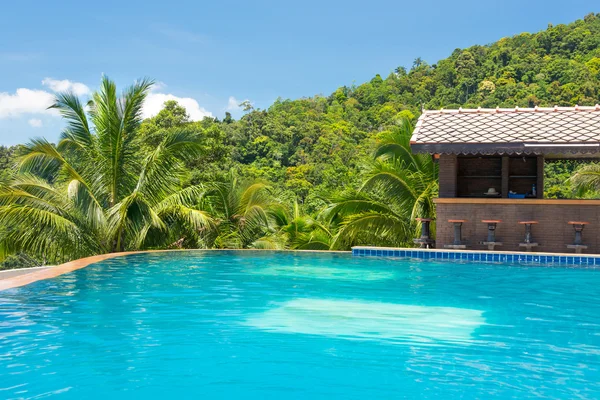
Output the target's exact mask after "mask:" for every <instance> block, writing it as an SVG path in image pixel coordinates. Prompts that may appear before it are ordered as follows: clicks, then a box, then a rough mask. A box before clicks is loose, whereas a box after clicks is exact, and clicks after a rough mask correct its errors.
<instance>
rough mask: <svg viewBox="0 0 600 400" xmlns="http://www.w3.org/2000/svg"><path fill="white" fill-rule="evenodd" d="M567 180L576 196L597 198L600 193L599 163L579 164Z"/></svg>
mask: <svg viewBox="0 0 600 400" xmlns="http://www.w3.org/2000/svg"><path fill="white" fill-rule="evenodd" d="M569 181H570V183H571V184H572V185H573V188H574V189H575V192H576V194H577V196H578V197H587V198H597V197H598V196H599V194H600V164H596V163H594V164H587V165H583V166H581V167H580V168H579V169H577V171H575V174H574V175H573V176H572V177H571V178H569Z"/></svg>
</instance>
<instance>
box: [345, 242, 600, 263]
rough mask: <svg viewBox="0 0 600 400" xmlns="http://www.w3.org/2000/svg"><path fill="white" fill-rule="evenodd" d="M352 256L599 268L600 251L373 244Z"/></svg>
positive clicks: (363, 247) (353, 253) (353, 248)
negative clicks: (574, 251)
mask: <svg viewBox="0 0 600 400" xmlns="http://www.w3.org/2000/svg"><path fill="white" fill-rule="evenodd" d="M352 256H353V257H394V258H418V259H423V260H445V261H469V262H501V263H518V264H528V265H531V264H537V265H542V266H546V265H548V266H549V265H556V266H579V267H594V268H596V267H600V254H577V253H541V252H540V253H536V252H529V253H528V252H518V251H486V250H450V249H421V248H402V247H398V248H393V247H374V246H354V247H352Z"/></svg>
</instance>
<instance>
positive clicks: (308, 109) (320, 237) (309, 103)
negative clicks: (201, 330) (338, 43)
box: [0, 14, 600, 261]
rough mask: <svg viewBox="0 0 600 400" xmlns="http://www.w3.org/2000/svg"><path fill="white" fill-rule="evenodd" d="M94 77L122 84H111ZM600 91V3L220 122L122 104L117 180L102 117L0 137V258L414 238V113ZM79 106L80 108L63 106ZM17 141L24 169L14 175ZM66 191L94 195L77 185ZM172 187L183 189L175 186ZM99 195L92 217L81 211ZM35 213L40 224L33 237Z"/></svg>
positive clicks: (562, 173) (424, 165) (428, 186)
mask: <svg viewBox="0 0 600 400" xmlns="http://www.w3.org/2000/svg"><path fill="white" fill-rule="evenodd" d="M103 85H104V86H103V90H104V89H106V90H108V89H107V88H110V89H111V90H112V91H114V90H115V89H114V84H113V83H112V82H110V81H103ZM131 90H132V89H131V88H130V89H129V92H128V91H126V92H124V96H125V97H127V96H129V95H130V91H131ZM145 90H146V89H144V90H141V91H140V92H139V95H140V96H142V97H140V99H141V98H143V96H144V95H145V94H144V93H145ZM128 93H129V94H128ZM104 95H106V96H108V97H107V98H106V99H105V102H106V104H112V103H114V102H116V101H117V99H116V95H115V93H112V94H110V95H108V94H106V93H104V94H103V93H97V94H95V95H94V96H96V97H95V98H96V100H98V99H101V98H103V97H102V96H104ZM140 99H136V102H138V103H139V100H140ZM68 100H69V102H70V103H69V104H62V103H61V107H63V109H61V110H62V112H63V116H65V118H67V120H68V121H77V120H79V118H80V115H82V114H84V113H85V111H84V110H83V108H81V107H79V106H81V104H83V103H77V101H78V100H76V99H75V98H68ZM599 102H600V14H589V15H587V16H586V17H585V18H584V19H582V20H578V21H576V22H574V23H572V24H569V25H557V26H549V27H548V29H547V30H544V31H542V32H539V33H535V34H529V33H523V34H519V35H516V36H514V37H510V38H502V39H500V40H499V41H497V42H496V43H493V44H489V45H477V46H473V47H470V48H468V49H456V50H455V51H454V52H453V53H452V54H451V55H450V57H448V58H446V59H443V60H440V61H438V62H436V63H428V62H426V61H424V60H422V59H420V58H417V59H415V61H414V63H413V65H412V66H411V67H410V69H407V68H404V67H398V68H395V69H394V70H393V71H392V72H390V73H389V74H388V75H387V76H385V77H382V76H380V75H376V76H375V77H374V78H373V79H371V80H370V81H369V82H366V83H363V84H361V85H358V86H344V87H340V88H339V89H337V90H336V91H335V92H334V93H332V94H331V95H329V96H322V95H318V96H315V97H312V98H303V99H297V100H284V99H279V100H277V101H276V102H275V103H274V104H272V105H271V106H270V107H269V108H268V109H266V110H261V109H254V108H253V107H252V105H251V104H249V103H245V104H244V105H243V106H244V109H245V111H246V112H245V114H244V116H243V117H242V118H240V119H239V120H234V119H233V118H232V117H231V115H229V114H227V115H226V116H225V118H223V119H222V120H221V119H216V118H215V119H211V118H206V119H204V120H203V121H199V122H191V121H189V119H188V116H187V113H186V111H185V109H183V108H182V107H180V106H179V105H178V104H177V103H175V102H167V103H165V108H164V109H163V110H162V111H161V112H160V113H159V114H158V115H157V116H156V117H153V118H151V119H147V120H145V121H143V122H141V123H140V121H139V116H137V115H131V116H130V122H128V125H127V137H126V138H125V139H124V140H125V142H124V143H125V144H126V147H125V149H126V150H122V148H121V147H119V149H120V150H119V151H126V153H124V154H126V155H127V159H128V160H129V161H128V162H129V164H123V165H121V166H120V167H119V168H120V169H119V170H118V171H117V170H114V171H117V172H119V174H122V176H123V177H127V179H126V180H127V182H124V183H123V182H120V181H118V180H114V181H113V182H112V183H110V184H109V183H107V184H106V185H105V188H100V186H99V184H98V183H97V182H99V181H102V180H104V179H106V176H105V175H102V174H100V175H98V174H99V173H100V172H101V171H99V169H98V168H97V166H98V165H101V164H100V163H101V162H106V159H105V155H104V154H105V152H106V151H108V150H109V149H110V146H112V145H111V144H110V143H112V142H111V141H110V140H109V141H107V142H106V143H104V142H103V141H104V140H105V139H103V138H107V137H113V136H114V135H116V136H114V137H115V138H116V137H118V134H117V133H114V132H109V131H106V132H101V130H102V129H104V128H102V127H101V128H102V129H100V130H99V129H96V128H97V127H96V128H94V126H93V125H91V126H84V127H81V126H75V127H71V128H70V129H71V131H70V132H66V136H65V135H63V140H62V141H61V143H60V144H59V145H58V146H53V145H52V144H49V143H42V142H36V143H32V144H29V145H28V146H23V147H21V148H20V149H17V150H16V151H15V149H14V148H13V149H6V148H0V156H1V157H0V158H1V160H0V256H6V255H9V254H13V253H21V254H23V253H25V254H28V255H31V256H34V257H37V259H38V260H39V259H46V260H50V261H54V260H56V261H60V260H64V259H68V258H72V257H74V256H81V255H85V254H89V253H93V252H104V251H114V250H130V249H140V248H152V247H154V248H156V247H192V248H193V247H256V248H286V247H291V248H304V249H310V248H312V249H328V248H334V249H347V248H349V247H350V246H351V245H354V244H379V245H409V244H411V238H412V237H413V235H414V233H415V230H416V228H417V227H416V226H415V223H414V217H415V216H431V215H432V214H433V213H434V212H435V210H434V209H433V204H432V203H431V201H430V200H431V198H432V197H434V196H436V195H437V185H436V183H435V182H436V180H435V176H436V167H435V165H434V164H433V163H432V162H431V159H429V158H428V157H427V156H425V157H414V156H410V155H409V154H410V153H408V152H406V151H405V150H406V149H407V148H408V138H409V136H410V130H411V123H414V122H415V118H417V117H418V115H419V113H420V111H421V110H422V109H423V108H427V109H436V108H458V107H460V106H462V107H479V106H481V107H496V106H500V107H514V106H519V107H532V106H535V105H540V106H553V105H575V104H579V105H593V104H596V103H599ZM72 106H73V107H75V106H77V107H75V108H76V110H75V113H72V112H71V111H68V109H69V108H70V107H72ZM138 106H139V104H138ZM78 107H79V108H78ZM110 107H113V108H115V107H117V106H116V103H114V104H113V105H111V106H110ZM110 107H109V108H108V109H111V108H110ZM108 109H107V110H108ZM115 109H116V108H115ZM65 110H67V111H65ZM136 110H137V111H139V109H137V108H136ZM136 110H134V111H133V112H134V114H135V112H137V111H136ZM74 116H76V117H77V118H75V117H74ZM69 118H70V119H69ZM90 118H91V120H94V121H95V120H96V119H98V116H94V115H90ZM98 121H100V122H102V121H103V120H102V119H98ZM106 129H108V128H106ZM111 135H112V136H111ZM65 139H66V140H65ZM184 139H185V140H184ZM106 140H108V139H106ZM180 140H181V141H185V143H186V146H189V152H188V153H186V154H185V155H186V156H185V157H183V158H179V156H178V155H177V154H178V153H177V152H180V151H181V149H180V148H179V147H178V146H179V145H178V144H176V142H177V141H180ZM96 141H97V143H96ZM89 143H95V144H94V146H96V148H97V149H96V150H94V153H93V156H94V157H96V158H97V159H98V160H99V161H98V162H91V161H90V162H91V163H90V164H89V165H87V164H85V163H82V162H81V157H78V156H77V152H78V151H79V152H81V151H83V150H82V149H85V148H87V147H89ZM103 143H104V144H103ZM174 143H175V144H174ZM182 143H183V142H182ZM103 146H104V147H103ZM106 146H108V147H106ZM169 146H170V147H169ZM171 148H172V149H173V150H169V149H171ZM175 149H177V150H175ZM86 151H87V150H86ZM165 152H166V153H165ZM15 154H20V155H21V158H20V162H21V164H20V166H19V168H20V169H21V171H24V172H27V174H23V173H20V174H16V175H17V176H14V175H15V171H16V168H14V167H13V165H14V162H15V161H17V160H19V158H18V157H16V156H15ZM90 154H91V153H90ZM106 154H111V157H112V156H114V155H115V154H113V153H110V152H109V153H106ZM164 154H168V157H167V156H165V155H164ZM190 154H193V155H194V156H193V157H190V156H189V155H190ZM23 157H24V158H23ZM165 157H167V158H165ZM65 160H66V161H65ZM90 160H91V159H90ZM92 161H93V160H92ZM114 162H115V163H119V162H121V159H120V158H116V159H115V161H114ZM170 163H172V165H176V166H177V173H174V172H173V168H171V167H169V165H170ZM153 165H161V167H160V168H164V170H163V169H160V170H157V171H155V170H154V169H155V168H157V167H155V166H153ZM8 166H10V167H9V168H6V167H8ZM549 168H554V169H553V170H552V171H554V172H552V173H549V177H548V178H549V179H548V180H547V182H548V189H549V190H550V191H551V192H552V193H549V194H550V195H552V196H557V197H564V196H567V195H569V194H570V193H571V190H572V189H571V183H573V187H575V186H577V185H576V183H577V181H576V180H575V181H572V182H570V183H569V184H566V185H565V184H564V181H565V180H566V179H568V178H569V176H570V175H571V174H572V173H573V171H576V170H577V168H579V167H578V165H576V164H573V165H571V164H569V165H552V166H551V167H549ZM146 169H148V171H149V172H145V171H146ZM79 170H81V171H82V172H80V173H77V174H75V172H74V171H79ZM107 171H108V170H107ZM150 171H152V173H153V174H158V175H157V176H163V178H164V179H168V180H169V181H168V185H167V184H166V183H165V184H163V186H165V185H166V186H165V187H162V186H160V185H158V186H157V182H160V181H156V182H154V181H153V180H152V179H150V180H149V179H148V178H147V177H146V175H147V174H149V173H150ZM167 172H168V173H167ZM587 172H588V173H587V174H586V175H585V176H586V177H585V179H584V180H583V181H582V182H584V184H585V188H586V189H594V185H595V182H596V181H594V175H593V174H596V175H597V176H600V171H596V170H593V169H592V170H591V171H587ZM589 173H591V174H592V175H590V174H589ZM161 174H164V175H161ZM31 175H34V176H33V177H32V176H31ZM115 176H117V175H115ZM590 176H592V178H589V177H590ZM11 179H12V181H11ZM153 179H154V178H153ZM157 179H158V178H157ZM590 179H591V180H590ZM74 180H76V181H77V182H78V183H75V184H74V183H73V182H74ZM136 180H138V181H139V182H144V184H143V185H142V184H139V183H138V184H137V185H136V184H135V181H136ZM598 181H600V179H598ZM2 182H4V183H2ZM125 183H127V185H125ZM119 185H125V186H126V187H125V186H123V187H122V188H121V187H120V186H119ZM144 185H147V188H144V187H145V186H144ZM167 186H168V187H167ZM140 187H141V188H142V189H140ZM75 188H77V191H79V190H83V191H89V193H92V194H93V196H92V195H90V194H89V193H88V194H87V195H86V196H87V197H81V196H83V194H81V193H79V192H77V191H74V190H75ZM110 188H112V189H110ZM109 189H110V190H109ZM167 189H168V190H167ZM144 190H146V191H147V192H144ZM119 191H122V193H120V192H119ZM178 191H182V192H181V193H184V194H182V195H180V196H179V195H178V196H179V197H176V198H171V197H169V195H170V194H173V193H178ZM73 193H75V194H76V196H74V195H73ZM82 193H83V192H82ZM111 193H112V194H111ZM125 193H128V194H127V196H126V195H125ZM151 193H152V194H151ZM580 193H583V192H581V191H580ZM588 195H589V193H588ZM44 196H45V197H44ZM32 199H33V200H32ZM85 199H87V200H85ZM90 199H92V200H93V201H92V200H90ZM90 202H91V203H90ZM92 203H93V205H94V207H92V205H91V204H92ZM49 204H51V205H52V206H51V207H50V206H49ZM41 205H44V206H43V207H42V206H41ZM84 206H85V207H87V208H81V207H84ZM40 207H42V208H40ZM90 207H91V208H90ZM92 208H93V209H94V213H95V215H91V216H90V215H87V214H89V212H90V210H92ZM36 218H37V219H36ZM23 221H26V222H27V223H28V224H30V225H22V223H23ZM36 221H37V222H36ZM32 223H33V224H36V226H38V227H43V228H44V230H43V231H44V232H47V236H46V237H41V236H40V235H31V232H30V229H29V228H28V226H29V227H30V226H32V225H31V224H32ZM40 229H41V228H40ZM81 235H87V236H86V238H87V239H86V240H88V242H87V244H86V246H82V245H81V243H80V242H81V241H80V240H79V241H77V240H75V239H74V238H78V237H79V238H81V237H82V236H81ZM94 246H96V247H97V248H96V247H94ZM56 249H72V251H71V252H70V253H69V252H60V251H59V252H58V253H57V252H56ZM53 252H54V253H53Z"/></svg>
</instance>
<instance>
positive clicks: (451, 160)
mask: <svg viewBox="0 0 600 400" xmlns="http://www.w3.org/2000/svg"><path fill="white" fill-rule="evenodd" d="M439 167H440V168H439V171H440V173H439V181H440V197H456V175H457V171H456V167H457V163H456V156H455V155H448V154H442V155H440V159H439Z"/></svg>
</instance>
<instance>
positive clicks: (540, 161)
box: [536, 156, 544, 199]
mask: <svg viewBox="0 0 600 400" xmlns="http://www.w3.org/2000/svg"><path fill="white" fill-rule="evenodd" d="M536 186H537V187H536V191H537V198H538V199H543V198H544V156H538V157H537V182H536Z"/></svg>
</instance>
